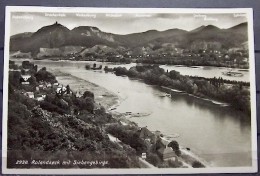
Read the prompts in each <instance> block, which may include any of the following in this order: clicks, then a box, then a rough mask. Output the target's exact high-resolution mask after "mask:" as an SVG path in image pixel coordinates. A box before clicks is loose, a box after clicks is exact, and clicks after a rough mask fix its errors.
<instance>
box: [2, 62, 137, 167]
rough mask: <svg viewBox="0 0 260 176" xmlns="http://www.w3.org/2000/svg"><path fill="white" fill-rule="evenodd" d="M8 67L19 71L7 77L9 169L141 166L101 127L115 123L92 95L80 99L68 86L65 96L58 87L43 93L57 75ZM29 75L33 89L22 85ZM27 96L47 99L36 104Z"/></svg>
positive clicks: (32, 67)
mask: <svg viewBox="0 0 260 176" xmlns="http://www.w3.org/2000/svg"><path fill="white" fill-rule="evenodd" d="M10 64H11V66H10V67H11V68H12V69H14V70H15V71H10V72H9V92H8V93H9V100H8V145H7V146H8V153H7V155H8V157H7V158H8V162H7V165H8V167H9V168H34V167H35V168H71V167H75V168H100V167H101V168H102V167H106V168H134V167H137V168H138V167H140V166H139V162H138V157H137V155H136V151H135V150H134V149H132V148H131V147H128V146H126V145H123V147H119V146H118V145H117V144H116V143H114V142H112V141H111V140H109V137H108V135H107V133H106V132H105V131H104V129H103V125H104V124H106V123H114V122H115V120H114V119H113V118H112V116H111V115H110V114H108V113H106V112H105V109H104V108H103V107H101V106H97V104H96V103H95V101H94V94H93V93H92V92H89V91H86V92H85V93H84V94H83V95H82V96H81V97H76V95H75V94H74V93H73V92H72V91H71V90H69V86H67V89H66V92H62V94H58V93H57V92H56V90H55V88H54V87H45V89H40V90H39V87H40V85H43V84H45V85H46V84H47V83H48V84H49V83H50V84H52V85H54V83H56V79H55V76H54V75H52V74H51V73H50V72H48V71H47V70H46V68H42V69H40V70H39V71H37V67H36V66H35V65H33V64H31V63H29V62H23V65H22V66H20V67H19V66H17V65H15V64H14V63H13V62H11V63H10ZM19 69H20V70H19ZM25 70H27V71H25ZM25 72H27V73H26V74H30V75H31V77H30V78H29V79H28V82H29V84H21V78H22V74H23V73H24V74H25ZM48 84H47V85H48ZM29 92H33V93H34V95H35V96H36V95H37V94H38V95H40V94H41V95H44V94H45V95H46V97H45V98H44V99H41V101H37V100H36V99H35V98H29V97H28V96H27V95H26V94H27V93H29ZM50 162H52V163H50ZM91 162H92V164H91Z"/></svg>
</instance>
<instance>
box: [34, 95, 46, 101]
mask: <svg viewBox="0 0 260 176" xmlns="http://www.w3.org/2000/svg"><path fill="white" fill-rule="evenodd" d="M35 99H36V100H37V101H43V100H44V98H43V97H42V96H39V97H36V98H35Z"/></svg>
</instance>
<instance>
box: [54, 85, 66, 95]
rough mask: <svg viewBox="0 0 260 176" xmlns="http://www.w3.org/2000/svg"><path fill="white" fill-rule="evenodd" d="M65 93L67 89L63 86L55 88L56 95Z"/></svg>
mask: <svg viewBox="0 0 260 176" xmlns="http://www.w3.org/2000/svg"><path fill="white" fill-rule="evenodd" d="M66 91H67V88H66V87H64V86H59V87H57V88H56V93H57V94H58V95H63V94H64V93H65V92H66Z"/></svg>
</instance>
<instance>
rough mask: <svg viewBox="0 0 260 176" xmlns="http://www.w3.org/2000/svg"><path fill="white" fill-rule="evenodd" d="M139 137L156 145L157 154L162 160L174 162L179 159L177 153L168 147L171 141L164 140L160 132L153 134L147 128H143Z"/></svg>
mask: <svg viewBox="0 0 260 176" xmlns="http://www.w3.org/2000/svg"><path fill="white" fill-rule="evenodd" d="M139 137H140V138H141V139H143V140H145V141H147V142H148V143H149V144H151V145H154V144H156V152H157V154H158V156H159V157H161V159H163V160H174V161H175V160H176V159H177V155H176V154H175V151H173V149H172V148H171V147H168V144H169V141H167V140H165V139H164V138H162V134H161V133H160V131H155V132H154V133H153V132H151V131H149V130H148V129H147V127H143V128H141V129H140V130H139Z"/></svg>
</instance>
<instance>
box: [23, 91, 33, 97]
mask: <svg viewBox="0 0 260 176" xmlns="http://www.w3.org/2000/svg"><path fill="white" fill-rule="evenodd" d="M25 96H27V97H29V98H34V93H33V92H26V93H25Z"/></svg>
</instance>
